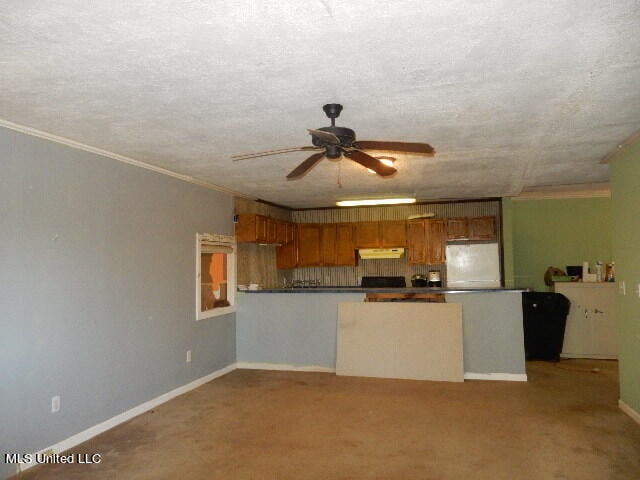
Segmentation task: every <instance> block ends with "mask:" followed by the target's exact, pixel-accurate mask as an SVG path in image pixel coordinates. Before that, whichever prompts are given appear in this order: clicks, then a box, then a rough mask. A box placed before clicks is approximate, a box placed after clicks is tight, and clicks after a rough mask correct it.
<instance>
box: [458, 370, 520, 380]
mask: <svg viewBox="0 0 640 480" xmlns="http://www.w3.org/2000/svg"><path fill="white" fill-rule="evenodd" d="M464 379H465V380H499V381H504V382H526V381H527V374H526V373H473V372H464Z"/></svg>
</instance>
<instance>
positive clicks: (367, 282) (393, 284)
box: [360, 277, 407, 288]
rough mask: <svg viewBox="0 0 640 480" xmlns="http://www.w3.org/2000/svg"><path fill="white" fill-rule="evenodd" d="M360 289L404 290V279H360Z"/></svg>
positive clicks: (405, 284) (405, 283)
mask: <svg viewBox="0 0 640 480" xmlns="http://www.w3.org/2000/svg"><path fill="white" fill-rule="evenodd" d="M360 286H361V287H362V288H406V286H407V282H406V280H405V279H404V277H362V282H361V283H360Z"/></svg>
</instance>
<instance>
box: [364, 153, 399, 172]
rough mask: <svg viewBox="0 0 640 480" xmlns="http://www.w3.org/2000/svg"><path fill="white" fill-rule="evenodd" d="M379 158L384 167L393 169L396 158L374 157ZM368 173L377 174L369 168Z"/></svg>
mask: <svg viewBox="0 0 640 480" xmlns="http://www.w3.org/2000/svg"><path fill="white" fill-rule="evenodd" d="M374 158H377V159H378V160H380V163H381V164H383V165H386V166H387V167H393V162H395V161H396V159H395V158H393V157H374ZM367 172H369V173H373V174H375V173H376V172H375V171H373V170H371V169H370V168H367Z"/></svg>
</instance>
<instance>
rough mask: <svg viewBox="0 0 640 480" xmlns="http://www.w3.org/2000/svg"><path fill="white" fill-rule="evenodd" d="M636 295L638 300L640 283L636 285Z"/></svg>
mask: <svg viewBox="0 0 640 480" xmlns="http://www.w3.org/2000/svg"><path fill="white" fill-rule="evenodd" d="M636 295H638V298H640V283H639V284H638V285H636Z"/></svg>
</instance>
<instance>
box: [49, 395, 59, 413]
mask: <svg viewBox="0 0 640 480" xmlns="http://www.w3.org/2000/svg"><path fill="white" fill-rule="evenodd" d="M59 411H60V395H56V396H55V397H51V413H56V412H59Z"/></svg>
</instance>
